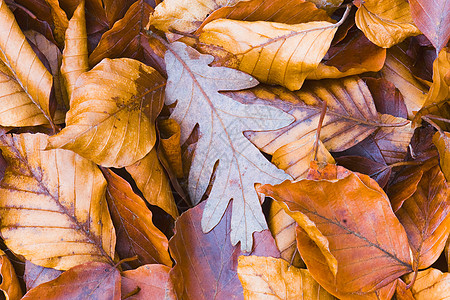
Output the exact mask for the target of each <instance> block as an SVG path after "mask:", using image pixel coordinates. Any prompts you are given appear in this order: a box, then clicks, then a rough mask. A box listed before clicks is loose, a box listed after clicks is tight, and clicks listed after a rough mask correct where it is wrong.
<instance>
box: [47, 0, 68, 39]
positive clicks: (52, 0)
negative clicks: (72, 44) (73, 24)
mask: <svg viewBox="0 0 450 300" xmlns="http://www.w3.org/2000/svg"><path fill="white" fill-rule="evenodd" d="M45 2H46V3H47V4H48V6H49V7H50V10H51V16H52V20H53V26H54V29H53V35H54V36H55V40H56V41H57V42H58V44H59V45H62V44H63V43H64V35H65V32H66V29H67V26H68V23H69V20H67V15H66V13H65V12H64V11H63V10H62V9H61V7H60V6H59V1H58V0H45Z"/></svg>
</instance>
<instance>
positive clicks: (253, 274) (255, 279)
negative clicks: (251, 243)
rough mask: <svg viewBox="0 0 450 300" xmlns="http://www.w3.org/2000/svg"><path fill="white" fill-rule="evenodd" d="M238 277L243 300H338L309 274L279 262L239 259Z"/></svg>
mask: <svg viewBox="0 0 450 300" xmlns="http://www.w3.org/2000/svg"><path fill="white" fill-rule="evenodd" d="M238 275H239V280H240V281H241V283H242V286H243V287H244V299H262V298H264V299H305V300H309V299H317V300H324V299H336V298H334V297H333V296H332V295H330V294H329V293H328V292H327V291H325V290H324V289H323V288H322V287H321V286H320V285H319V284H318V283H317V281H315V280H314V278H313V277H312V276H311V275H310V273H309V271H308V270H305V269H299V268H296V267H293V266H290V265H289V263H288V262H286V261H284V260H282V259H279V258H272V257H258V256H239V265H238Z"/></svg>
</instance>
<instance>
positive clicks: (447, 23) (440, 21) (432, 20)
mask: <svg viewBox="0 0 450 300" xmlns="http://www.w3.org/2000/svg"><path fill="white" fill-rule="evenodd" d="M409 5H410V7H411V16H412V18H413V20H414V23H415V24H416V25H417V27H418V28H419V29H420V31H422V32H423V34H425V36H426V37H427V38H428V39H429V40H430V41H431V43H432V44H433V46H434V47H435V48H436V52H438V53H439V52H441V49H442V48H444V46H445V45H446V44H447V42H448V39H449V38H450V12H449V9H448V7H449V5H450V2H448V0H432V1H424V0H410V1H409Z"/></svg>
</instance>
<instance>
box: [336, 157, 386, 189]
mask: <svg viewBox="0 0 450 300" xmlns="http://www.w3.org/2000/svg"><path fill="white" fill-rule="evenodd" d="M336 162H337V164H338V165H340V166H343V167H345V168H347V169H349V170H352V171H354V172H358V173H362V174H366V175H368V176H370V177H371V178H372V179H373V180H375V181H376V182H377V183H378V184H379V186H380V187H381V188H384V187H385V186H386V184H387V182H388V180H389V176H391V171H392V170H391V168H390V167H389V166H387V165H386V164H385V163H379V162H377V161H374V160H371V159H370V158H367V157H364V156H351V155H349V156H340V157H337V158H336Z"/></svg>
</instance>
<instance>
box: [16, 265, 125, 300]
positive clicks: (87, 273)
mask: <svg viewBox="0 0 450 300" xmlns="http://www.w3.org/2000/svg"><path fill="white" fill-rule="evenodd" d="M22 299H30V300H31V299H46V300H53V299H54V300H57V299H92V300H94V299H95V300H119V299H120V273H119V271H117V270H116V268H114V267H112V266H110V265H108V264H105V263H99V262H90V263H86V264H82V265H78V266H76V267H73V268H72V269H69V270H67V271H66V272H64V273H63V274H61V276H59V277H58V278H56V279H54V280H52V281H49V282H46V283H44V284H41V285H40V286H38V287H36V288H34V289H31V290H29V291H28V292H27V293H26V294H25V296H24V297H23V298H22Z"/></svg>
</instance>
